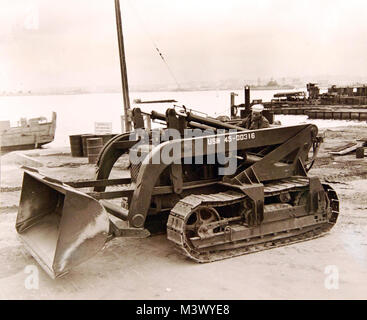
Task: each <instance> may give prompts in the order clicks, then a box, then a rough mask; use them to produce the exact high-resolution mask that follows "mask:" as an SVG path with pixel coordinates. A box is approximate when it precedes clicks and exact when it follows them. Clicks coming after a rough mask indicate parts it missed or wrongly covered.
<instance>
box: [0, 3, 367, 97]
mask: <svg viewBox="0 0 367 320" xmlns="http://www.w3.org/2000/svg"><path fill="white" fill-rule="evenodd" d="M120 2H121V10H122V16H123V17H122V19H123V29H124V30H123V31H124V38H125V49H126V59H127V68H128V77H129V82H130V84H132V85H145V84H147V85H150V84H170V85H174V84H175V83H176V81H177V82H178V83H187V82H193V81H210V80H214V81H217V80H223V79H256V78H261V77H274V78H277V77H303V76H307V77H310V76H311V77H312V76H315V77H316V76H318V75H352V76H353V75H355V76H362V77H365V76H367V59H366V57H367V22H366V20H365V19H366V18H365V16H366V12H367V11H366V9H367V2H366V1H365V0H348V1H346V0H256V1H253V0H226V1H223V0H221V1H219V0H185V1H182V0H120ZM156 47H158V48H159V50H160V51H161V53H162V54H163V56H164V58H165V60H166V62H167V65H168V67H167V65H165V64H164V63H163V61H162V60H161V58H160V57H159V55H158V53H157V51H156ZM120 81H121V80H120V69H119V58H118V44H117V34H116V24H115V12H114V1H113V0H103V1H102V0H63V1H59V0H0V91H1V90H2V89H14V88H21V89H35V88H47V87H65V86H67V87H69V86H80V87H83V86H118V85H119V84H120Z"/></svg>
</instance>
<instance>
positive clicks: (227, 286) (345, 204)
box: [0, 124, 367, 299]
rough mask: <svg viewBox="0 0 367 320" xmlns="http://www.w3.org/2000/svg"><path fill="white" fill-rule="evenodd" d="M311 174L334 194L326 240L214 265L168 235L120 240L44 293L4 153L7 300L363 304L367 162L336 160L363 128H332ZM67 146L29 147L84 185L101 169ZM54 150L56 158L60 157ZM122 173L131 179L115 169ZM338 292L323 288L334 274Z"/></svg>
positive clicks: (0, 272) (1, 253) (2, 248)
mask: <svg viewBox="0 0 367 320" xmlns="http://www.w3.org/2000/svg"><path fill="white" fill-rule="evenodd" d="M324 134H325V142H324V144H323V145H322V149H321V151H320V154H319V159H318V160H317V163H316V164H315V166H314V168H313V169H312V170H311V172H310V175H315V176H318V177H320V178H322V179H324V180H326V181H327V182H328V183H329V184H331V185H332V186H333V187H334V189H335V190H336V191H337V193H338V195H339V198H340V204H341V208H340V209H341V213H340V216H339V220H338V222H337V224H336V226H335V227H334V228H333V229H332V230H331V231H330V232H329V233H328V234H327V235H325V236H323V237H321V238H318V239H315V240H311V241H307V242H303V243H298V244H294V245H290V246H286V247H282V248H277V249H272V250H268V251H263V252H259V253H255V254H251V255H245V256H241V257H236V258H232V259H229V260H225V261H220V262H215V263H211V264H196V263H194V262H191V261H190V260H188V259H186V258H184V257H182V256H181V255H179V254H178V253H176V251H175V250H174V248H173V246H172V245H171V244H170V243H169V242H168V241H167V240H166V238H165V235H160V236H154V237H150V238H147V239H139V240H136V239H114V240H113V241H111V242H109V243H108V244H107V245H106V246H105V248H104V249H103V250H102V251H100V252H99V253H98V254H97V255H96V256H95V257H93V258H92V259H90V260H88V261H87V262H86V263H84V264H82V265H80V266H78V267H76V268H75V269H73V270H72V272H70V273H69V274H68V275H66V276H65V277H63V278H61V279H57V280H52V279H50V278H49V276H48V275H47V274H46V273H45V272H44V271H43V270H42V269H41V268H38V270H39V288H38V289H27V288H26V285H25V283H26V281H27V280H26V279H27V277H28V274H27V273H26V271H27V269H26V267H27V266H29V265H35V266H37V263H36V261H35V260H34V259H33V258H32V257H31V255H30V254H29V253H28V252H27V251H26V250H25V248H24V247H23V245H22V244H21V242H20V241H19V240H18V238H17V234H16V231H15V220H16V214H17V208H18V204H19V197H20V190H21V183H22V175H23V173H22V172H23V171H22V169H21V168H20V165H21V161H19V160H17V159H16V155H14V153H9V154H6V155H3V156H2V157H1V194H0V298H1V299H331V298H333V299H366V298H367V158H365V159H356V157H355V154H350V155H346V156H331V155H330V154H329V153H328V151H330V150H331V148H333V147H337V146H341V145H343V143H344V144H345V143H347V142H353V141H355V140H356V139H360V138H367V128H366V125H365V124H361V126H354V127H344V128H337V129H335V128H334V129H329V130H326V131H325V132H324ZM68 152H69V150H68V149H67V148H65V149H62V150H61V149H60V150H59V149H58V150H53V149H45V150H36V151H35V150H33V151H27V152H25V154H27V155H28V156H30V158H31V159H34V160H38V161H40V162H41V163H42V164H43V167H40V168H39V170H40V171H41V172H42V173H45V174H48V175H50V176H52V177H55V178H58V179H61V180H64V181H66V180H69V181H70V180H75V179H87V178H92V177H93V176H94V167H93V166H92V165H89V164H87V160H86V159H79V158H71V157H70V156H69V154H68ZM55 153H57V154H56V155H55ZM115 174H116V176H119V175H123V174H126V173H125V172H123V171H122V168H120V169H117V170H116V172H115ZM330 266H332V267H331V268H333V270H337V274H338V275H339V281H338V288H337V289H335V288H334V289H330V288H327V286H325V281H327V279H328V278H327V277H328V274H326V272H327V271H328V268H330Z"/></svg>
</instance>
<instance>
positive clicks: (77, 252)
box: [16, 171, 110, 279]
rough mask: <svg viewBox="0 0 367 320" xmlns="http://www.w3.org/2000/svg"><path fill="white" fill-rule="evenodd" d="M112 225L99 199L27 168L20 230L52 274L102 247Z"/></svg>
mask: <svg viewBox="0 0 367 320" xmlns="http://www.w3.org/2000/svg"><path fill="white" fill-rule="evenodd" d="M109 226H110V221H109V218H108V214H107V212H106V211H105V209H104V207H103V206H102V205H101V204H100V203H99V202H98V201H97V200H96V199H94V198H92V197H90V196H88V195H86V194H84V193H82V192H79V191H78V190H76V189H74V188H72V187H70V186H68V185H66V184H63V183H62V182H60V181H57V180H54V179H52V178H48V177H45V176H43V175H41V174H40V173H38V172H36V171H35V172H30V171H25V172H24V177H23V186H22V192H21V197H20V204H19V210H18V215H17V221H16V230H17V232H18V234H19V237H20V239H21V240H22V241H23V242H24V244H25V246H26V248H27V249H28V251H29V252H30V253H31V255H32V256H33V257H34V258H35V259H36V260H37V262H38V263H39V264H40V265H41V267H42V268H43V269H44V270H45V271H46V272H47V273H48V274H49V275H50V276H51V277H52V278H54V279H55V278H57V277H60V276H62V275H64V274H66V273H67V272H68V271H69V270H70V269H72V268H73V267H75V266H77V265H79V264H80V263H82V262H84V261H85V260H87V259H89V258H91V257H92V256H94V255H95V254H96V253H97V252H98V251H99V250H101V249H102V247H103V246H104V244H105V242H106V241H107V238H108V232H109Z"/></svg>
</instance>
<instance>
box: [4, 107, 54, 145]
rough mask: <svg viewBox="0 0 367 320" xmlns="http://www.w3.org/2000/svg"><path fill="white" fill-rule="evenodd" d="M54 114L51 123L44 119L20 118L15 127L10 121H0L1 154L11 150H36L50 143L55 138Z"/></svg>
mask: <svg viewBox="0 0 367 320" xmlns="http://www.w3.org/2000/svg"><path fill="white" fill-rule="evenodd" d="M55 131H56V112H53V113H52V120H51V122H48V121H47V118H45V117H39V118H32V119H29V120H28V121H27V119H26V118H21V119H20V121H18V125H17V126H16V127H11V126H10V121H8V120H7V121H0V139H1V140H0V147H1V152H8V151H13V150H27V149H37V148H40V147H41V146H42V145H44V144H47V143H50V142H52V141H53V140H54V138H55Z"/></svg>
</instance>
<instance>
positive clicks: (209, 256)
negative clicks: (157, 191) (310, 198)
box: [167, 179, 339, 263]
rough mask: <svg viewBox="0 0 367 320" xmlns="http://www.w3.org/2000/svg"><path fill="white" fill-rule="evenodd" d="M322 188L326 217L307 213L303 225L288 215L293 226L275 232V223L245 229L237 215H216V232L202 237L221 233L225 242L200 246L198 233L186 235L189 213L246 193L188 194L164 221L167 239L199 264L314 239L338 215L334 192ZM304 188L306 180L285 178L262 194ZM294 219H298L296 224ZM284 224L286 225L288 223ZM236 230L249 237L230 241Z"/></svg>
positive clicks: (230, 202)
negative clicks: (165, 222)
mask: <svg viewBox="0 0 367 320" xmlns="http://www.w3.org/2000/svg"><path fill="white" fill-rule="evenodd" d="M323 187H324V190H325V192H326V194H327V198H328V201H327V208H326V209H325V211H326V212H327V215H324V216H325V218H323V219H319V220H317V221H314V222H312V221H313V220H312V219H313V216H314V214H313V213H310V214H308V215H307V216H304V217H303V218H304V219H308V221H311V223H308V224H305V225H302V221H305V220H302V221H301V219H302V218H300V219H297V218H296V217H294V218H292V217H289V218H288V219H285V220H283V221H287V222H288V225H291V226H293V227H290V228H282V229H281V230H279V229H278V230H276V231H275V229H273V226H275V222H269V223H267V224H268V226H269V228H263V224H262V225H261V226H260V227H259V226H256V227H252V228H248V227H246V226H245V225H244V223H243V219H241V218H240V216H239V217H237V218H232V219H221V218H219V219H217V220H218V221H221V222H222V225H221V227H220V228H217V233H211V234H209V235H207V237H205V234H204V237H203V238H212V239H213V238H215V237H218V236H221V237H222V239H223V237H224V239H227V241H223V242H222V243H218V242H216V243H215V244H213V245H210V241H209V243H208V241H207V243H206V244H205V245H200V242H201V241H202V239H201V237H200V236H198V237H196V238H195V239H193V238H191V239H190V238H189V237H188V236H187V229H186V228H187V223H188V219H190V216H191V215H192V214H193V212H195V210H196V211H197V210H201V209H200V208H204V210H209V211H210V210H212V209H218V208H220V207H226V206H232V205H235V204H240V203H242V202H244V201H245V200H246V196H245V195H244V194H243V193H240V192H238V191H233V190H228V191H225V192H220V193H216V194H209V195H190V196H188V197H186V198H184V199H182V200H181V201H179V202H178V203H177V204H176V206H175V207H174V208H173V209H172V211H171V213H170V216H169V218H168V222H167V238H168V239H169V240H170V241H172V242H173V243H174V244H175V246H176V248H177V249H178V251H179V252H181V253H182V254H183V255H185V256H187V257H189V258H190V259H192V260H194V261H196V262H200V263H205V262H213V261H218V260H223V259H227V258H231V257H235V256H240V255H244V254H249V253H253V252H258V251H262V250H267V249H271V248H277V247H281V246H285V245H289V244H293V243H297V242H301V241H307V240H311V239H315V238H317V237H320V236H322V235H324V234H325V233H326V232H328V231H329V230H330V229H331V228H332V227H333V226H334V224H335V223H336V220H337V218H338V214H339V200H338V198H337V195H336V193H335V191H334V190H333V188H332V187H330V186H329V185H326V184H324V185H323ZM307 188H308V180H307V179H287V180H285V181H284V180H283V181H281V182H277V183H273V184H268V185H267V186H265V188H264V189H265V190H264V193H265V197H270V196H274V195H277V194H280V193H281V192H287V191H297V190H298V191H299V192H302V190H303V191H305V190H306V191H307ZM206 208H207V209H206ZM212 211H213V210H212ZM214 211H215V210H214ZM326 212H325V213H326ZM213 219H214V218H213V217H210V218H209V220H208V221H209V223H213V221H212V220H213ZM296 220H299V223H298V222H297V221H296ZM278 222H279V221H278ZM208 225H209V224H208ZM284 225H287V223H285V224H284ZM274 228H275V227H274ZM219 229H220V230H219ZM235 229H237V230H244V231H245V232H246V231H248V234H251V236H248V237H243V238H238V237H237V238H236V239H234V240H233V241H232V239H231V230H235ZM267 229H268V230H273V231H271V232H266V231H265V232H264V230H267ZM227 236H228V237H227ZM228 239H229V240H228ZM191 240H196V241H195V243H196V245H193V244H192V242H191ZM206 240H208V239H206ZM209 240H210V239H209ZM198 244H199V245H198Z"/></svg>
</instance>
